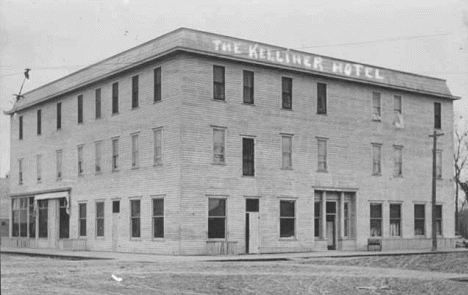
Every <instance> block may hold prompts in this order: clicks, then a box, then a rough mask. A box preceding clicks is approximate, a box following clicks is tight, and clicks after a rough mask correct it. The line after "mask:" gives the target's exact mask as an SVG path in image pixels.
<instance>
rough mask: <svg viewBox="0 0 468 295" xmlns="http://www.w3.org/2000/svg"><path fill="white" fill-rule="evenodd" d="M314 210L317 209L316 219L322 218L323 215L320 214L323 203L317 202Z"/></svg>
mask: <svg viewBox="0 0 468 295" xmlns="http://www.w3.org/2000/svg"><path fill="white" fill-rule="evenodd" d="M314 206H315V207H314V209H315V216H316V217H320V216H321V214H320V211H322V206H321V203H320V202H315V204H314Z"/></svg>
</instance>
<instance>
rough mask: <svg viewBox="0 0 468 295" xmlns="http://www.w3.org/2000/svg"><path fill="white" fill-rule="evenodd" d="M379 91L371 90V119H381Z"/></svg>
mask: <svg viewBox="0 0 468 295" xmlns="http://www.w3.org/2000/svg"><path fill="white" fill-rule="evenodd" d="M381 103H382V102H381V99H380V92H372V120H373V121H380V120H381V119H382V112H381V107H382V105H381Z"/></svg>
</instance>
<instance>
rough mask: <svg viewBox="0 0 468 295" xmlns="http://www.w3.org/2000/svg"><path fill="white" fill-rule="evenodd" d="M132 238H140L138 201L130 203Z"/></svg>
mask: <svg viewBox="0 0 468 295" xmlns="http://www.w3.org/2000/svg"><path fill="white" fill-rule="evenodd" d="M130 212H131V216H130V223H131V230H132V238H139V237H140V200H131V201H130Z"/></svg>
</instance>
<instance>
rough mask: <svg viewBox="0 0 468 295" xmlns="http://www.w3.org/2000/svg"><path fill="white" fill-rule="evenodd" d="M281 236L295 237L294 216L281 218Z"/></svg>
mask: <svg viewBox="0 0 468 295" xmlns="http://www.w3.org/2000/svg"><path fill="white" fill-rule="evenodd" d="M280 237H281V238H288V237H294V218H282V219H281V220H280Z"/></svg>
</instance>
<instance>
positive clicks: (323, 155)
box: [317, 138, 328, 172]
mask: <svg viewBox="0 0 468 295" xmlns="http://www.w3.org/2000/svg"><path fill="white" fill-rule="evenodd" d="M317 145H318V146H317V151H318V154H317V161H318V163H317V167H318V169H317V170H318V171H322V172H326V171H327V170H328V165H327V139H325V138H318V139H317Z"/></svg>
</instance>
